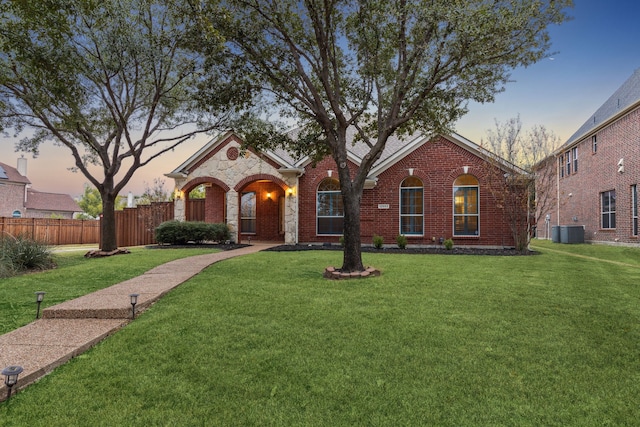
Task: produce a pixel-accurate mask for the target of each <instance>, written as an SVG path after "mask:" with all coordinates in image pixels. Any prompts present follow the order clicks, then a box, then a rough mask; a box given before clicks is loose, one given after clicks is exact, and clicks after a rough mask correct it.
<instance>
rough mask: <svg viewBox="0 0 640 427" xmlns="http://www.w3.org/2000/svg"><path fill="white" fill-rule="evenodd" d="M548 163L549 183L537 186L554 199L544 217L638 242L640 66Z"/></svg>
mask: <svg viewBox="0 0 640 427" xmlns="http://www.w3.org/2000/svg"><path fill="white" fill-rule="evenodd" d="M545 165H546V167H547V169H543V171H545V172H546V173H547V174H548V175H549V176H550V177H551V178H550V180H549V183H548V184H544V185H541V186H538V185H536V186H537V187H541V188H539V189H538V190H537V191H538V192H539V193H541V194H542V195H543V196H544V197H546V198H547V199H548V200H550V201H551V202H550V203H546V204H545V205H544V206H543V207H541V208H539V209H540V212H539V216H538V217H539V218H543V219H544V218H545V217H547V218H548V223H549V225H551V226H563V225H576V226H582V227H584V239H585V241H591V242H620V243H627V244H629V243H638V184H639V183H640V69H639V70H636V71H635V72H634V73H633V75H632V76H631V77H630V78H629V79H628V80H627V81H626V82H625V83H624V84H623V85H622V86H620V88H619V89H618V90H617V91H616V92H615V93H614V94H613V95H612V96H611V97H610V98H609V99H608V100H607V101H606V102H605V103H604V104H602V106H601V107H600V108H598V110H597V111H596V112H595V113H594V114H593V115H592V116H591V117H589V119H587V121H586V122H585V123H584V124H583V125H582V126H581V127H580V128H579V129H578V130H577V131H576V132H575V133H574V134H573V135H572V136H571V137H570V138H569V140H568V141H567V142H566V143H565V144H564V145H563V146H562V147H560V148H559V149H558V150H557V151H556V152H555V153H554V155H553V156H552V157H550V158H549V159H547V161H546V162H545ZM550 171H553V172H552V173H549V172H550ZM539 228H540V227H539ZM548 234H549V233H548V232H542V233H539V237H543V238H544V237H549V236H548ZM551 237H553V236H551Z"/></svg>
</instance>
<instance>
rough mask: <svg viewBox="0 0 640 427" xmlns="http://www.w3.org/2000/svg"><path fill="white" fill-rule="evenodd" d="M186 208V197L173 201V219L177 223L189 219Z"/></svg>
mask: <svg viewBox="0 0 640 427" xmlns="http://www.w3.org/2000/svg"><path fill="white" fill-rule="evenodd" d="M184 206H185V204H184V197H181V198H179V199H175V200H174V201H173V218H174V219H175V220H176V221H185V220H186V219H187V216H186V212H185V208H184Z"/></svg>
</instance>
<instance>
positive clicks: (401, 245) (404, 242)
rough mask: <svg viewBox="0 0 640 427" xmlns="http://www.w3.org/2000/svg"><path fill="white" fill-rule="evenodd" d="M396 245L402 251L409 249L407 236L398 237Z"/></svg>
mask: <svg viewBox="0 0 640 427" xmlns="http://www.w3.org/2000/svg"><path fill="white" fill-rule="evenodd" d="M396 243H397V244H398V247H399V248H400V249H404V248H406V247H407V236H403V235H402V234H400V235H398V237H396Z"/></svg>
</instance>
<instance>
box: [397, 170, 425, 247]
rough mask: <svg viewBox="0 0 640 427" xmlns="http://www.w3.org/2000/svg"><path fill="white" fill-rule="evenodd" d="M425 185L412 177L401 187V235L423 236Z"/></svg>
mask: <svg viewBox="0 0 640 427" xmlns="http://www.w3.org/2000/svg"><path fill="white" fill-rule="evenodd" d="M422 224H423V185H422V181H421V180H420V179H419V178H416V177H413V176H410V177H409V178H407V179H405V180H404V181H402V184H401V185H400V234H403V235H405V234H414V235H415V234H420V235H421V234H422V233H423V231H422Z"/></svg>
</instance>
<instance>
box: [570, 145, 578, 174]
mask: <svg viewBox="0 0 640 427" xmlns="http://www.w3.org/2000/svg"><path fill="white" fill-rule="evenodd" d="M571 155H572V157H573V173H576V172H578V147H573V148H572V149H571Z"/></svg>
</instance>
